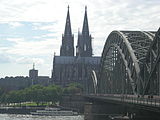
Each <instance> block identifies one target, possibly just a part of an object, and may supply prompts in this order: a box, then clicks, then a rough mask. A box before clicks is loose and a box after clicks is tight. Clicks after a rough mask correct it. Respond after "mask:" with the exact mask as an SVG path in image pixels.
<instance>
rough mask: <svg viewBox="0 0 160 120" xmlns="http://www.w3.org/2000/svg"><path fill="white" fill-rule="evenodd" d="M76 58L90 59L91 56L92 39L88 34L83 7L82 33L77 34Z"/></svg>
mask: <svg viewBox="0 0 160 120" xmlns="http://www.w3.org/2000/svg"><path fill="white" fill-rule="evenodd" d="M76 56H81V57H91V56H92V37H91V35H90V34H89V26H88V18H87V6H86V7H85V14H84V21H83V28H82V33H78V42H77V46H76Z"/></svg>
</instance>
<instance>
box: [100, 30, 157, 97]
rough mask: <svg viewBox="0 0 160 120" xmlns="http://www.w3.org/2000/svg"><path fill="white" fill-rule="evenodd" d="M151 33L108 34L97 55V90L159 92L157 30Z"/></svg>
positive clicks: (130, 92) (108, 91)
mask: <svg viewBox="0 0 160 120" xmlns="http://www.w3.org/2000/svg"><path fill="white" fill-rule="evenodd" d="M155 33H156V32H149V31H113V32H111V33H110V35H109V36H108V38H107V40H106V43H105V46H104V49H103V53H102V57H101V64H100V72H99V75H98V83H97V86H98V92H99V93H106V94H134V95H144V94H156V95H157V94H160V89H159V88H160V82H159V81H160V77H159V76H160V72H159V69H160V65H159V59H160V55H159V53H160V30H159V31H158V32H157V34H156V35H155Z"/></svg>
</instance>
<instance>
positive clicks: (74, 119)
mask: <svg viewBox="0 0 160 120" xmlns="http://www.w3.org/2000/svg"><path fill="white" fill-rule="evenodd" d="M0 120H84V116H80V115H78V116H36V115H16V114H0Z"/></svg>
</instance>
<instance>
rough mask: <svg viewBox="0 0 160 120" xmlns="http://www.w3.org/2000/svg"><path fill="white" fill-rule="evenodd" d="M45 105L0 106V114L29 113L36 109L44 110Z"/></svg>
mask: <svg viewBox="0 0 160 120" xmlns="http://www.w3.org/2000/svg"><path fill="white" fill-rule="evenodd" d="M44 109H45V107H0V113H1V114H5V113H6V114H30V112H35V111H36V110H44Z"/></svg>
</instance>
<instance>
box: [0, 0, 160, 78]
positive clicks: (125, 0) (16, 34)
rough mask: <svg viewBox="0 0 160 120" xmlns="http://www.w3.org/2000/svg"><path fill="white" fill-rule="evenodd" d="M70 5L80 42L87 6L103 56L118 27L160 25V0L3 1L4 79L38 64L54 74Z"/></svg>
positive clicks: (0, 53) (0, 73)
mask: <svg viewBox="0 0 160 120" xmlns="http://www.w3.org/2000/svg"><path fill="white" fill-rule="evenodd" d="M68 5H70V17H71V25H72V33H73V34H74V40H75V45H76V43H77V32H78V28H79V29H80V30H81V29H82V23H83V17H84V10H85V5H87V10H88V21H89V29H90V33H91V34H92V37H94V39H93V41H92V44H93V53H94V55H95V56H100V55H101V52H102V50H103V46H104V43H105V40H106V38H107V36H108V35H109V33H110V32H111V31H113V30H144V31H147V30H154V31H157V30H158V28H159V27H160V0H84V1H83V0H0V78H1V77H5V76H28V70H29V69H31V68H32V64H33V62H34V63H35V64H36V69H38V70H39V75H48V76H51V69H52V61H53V55H54V52H56V55H59V51H60V45H61V36H62V33H63V32H64V26H65V20H66V15H67V6H68Z"/></svg>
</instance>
